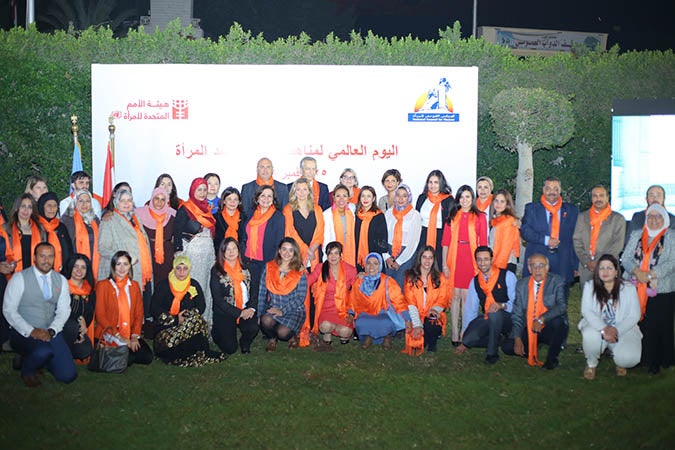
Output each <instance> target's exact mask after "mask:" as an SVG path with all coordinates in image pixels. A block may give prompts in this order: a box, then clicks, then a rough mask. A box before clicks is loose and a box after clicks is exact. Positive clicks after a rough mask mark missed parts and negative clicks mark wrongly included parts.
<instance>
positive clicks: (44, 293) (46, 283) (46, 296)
mask: <svg viewBox="0 0 675 450" xmlns="http://www.w3.org/2000/svg"><path fill="white" fill-rule="evenodd" d="M41 276H42V296H43V297H44V299H45V300H49V299H50V298H51V297H52V293H51V292H50V289H49V281H47V275H41Z"/></svg>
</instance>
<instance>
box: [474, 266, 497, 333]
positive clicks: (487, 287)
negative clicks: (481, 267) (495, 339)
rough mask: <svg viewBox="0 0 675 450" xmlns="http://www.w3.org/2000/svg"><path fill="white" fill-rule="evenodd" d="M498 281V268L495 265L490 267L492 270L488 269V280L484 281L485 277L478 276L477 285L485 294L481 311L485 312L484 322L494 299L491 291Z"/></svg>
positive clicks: (480, 274)
mask: <svg viewBox="0 0 675 450" xmlns="http://www.w3.org/2000/svg"><path fill="white" fill-rule="evenodd" d="M498 279H499V268H498V267H497V266H495V265H493V266H492V269H490V275H488V279H487V280H485V277H484V276H483V274H482V273H479V274H478V284H479V286H480V288H481V289H482V290H483V293H484V294H485V305H484V306H483V311H484V312H485V315H484V316H483V317H485V320H487V318H488V311H489V310H490V306H492V304H493V303H494V302H495V297H494V295H492V290H493V289H494V288H495V286H496V285H497V280H498Z"/></svg>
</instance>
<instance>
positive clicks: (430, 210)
mask: <svg viewBox="0 0 675 450" xmlns="http://www.w3.org/2000/svg"><path fill="white" fill-rule="evenodd" d="M454 205H455V199H454V197H453V196H452V189H451V188H450V185H448V182H447V181H446V180H445V175H443V172H441V171H440V170H432V171H431V172H429V175H427V181H426V183H424V191H423V192H422V194H421V195H420V196H419V197H417V203H416V205H415V209H416V210H418V211H419V212H420V216H421V217H422V233H421V234H420V241H419V244H417V250H421V249H422V247H424V246H426V245H431V246H432V247H433V248H434V249H436V261H441V259H442V257H443V245H442V243H441V237H442V236H443V224H444V223H445V220H446V219H447V217H448V213H449V212H450V210H451V209H452V208H453V206H454Z"/></svg>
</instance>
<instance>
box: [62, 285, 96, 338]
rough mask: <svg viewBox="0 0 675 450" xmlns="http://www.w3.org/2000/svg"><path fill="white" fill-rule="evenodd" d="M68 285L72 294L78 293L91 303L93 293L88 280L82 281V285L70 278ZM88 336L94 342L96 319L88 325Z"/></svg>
mask: <svg viewBox="0 0 675 450" xmlns="http://www.w3.org/2000/svg"><path fill="white" fill-rule="evenodd" d="M68 287H69V288H70V295H78V296H80V297H82V300H83V301H85V302H87V303H89V296H90V295H91V291H92V289H91V286H89V282H88V281H87V280H84V281H82V286H78V285H76V284H75V283H73V281H72V280H70V279H69V280H68ZM87 336H88V337H89V340H90V341H91V342H92V343H93V342H94V321H93V320H92V321H91V323H90V324H89V326H88V327H87Z"/></svg>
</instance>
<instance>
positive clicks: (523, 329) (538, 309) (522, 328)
mask: <svg viewBox="0 0 675 450" xmlns="http://www.w3.org/2000/svg"><path fill="white" fill-rule="evenodd" d="M527 265H528V268H529V270H530V273H531V274H532V275H530V276H528V277H525V278H523V279H522V280H520V281H518V284H516V301H515V303H514V305H513V313H512V315H511V320H512V322H513V328H512V329H511V337H510V339H508V340H507V341H506V342H504V345H503V346H502V350H503V351H504V353H506V354H508V355H514V354H515V355H519V356H527V358H528V364H530V365H531V366H542V365H543V368H544V369H548V370H553V369H555V368H556V367H558V355H559V354H560V349H561V345H562V343H563V340H564V339H565V334H566V328H565V321H564V319H565V318H566V317H567V303H566V302H565V294H564V289H565V280H564V279H563V278H562V277H561V276H560V275H557V274H555V273H549V264H548V259H547V258H546V256H544V255H542V254H538V253H535V254H534V255H532V256H530V258H529V259H528V261H527ZM538 344H547V345H548V354H547V355H546V362H544V363H543V364H542V363H541V362H540V361H539V360H538V358H537V357H538Z"/></svg>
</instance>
